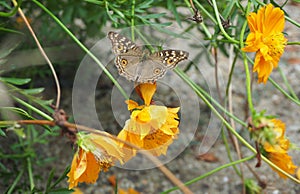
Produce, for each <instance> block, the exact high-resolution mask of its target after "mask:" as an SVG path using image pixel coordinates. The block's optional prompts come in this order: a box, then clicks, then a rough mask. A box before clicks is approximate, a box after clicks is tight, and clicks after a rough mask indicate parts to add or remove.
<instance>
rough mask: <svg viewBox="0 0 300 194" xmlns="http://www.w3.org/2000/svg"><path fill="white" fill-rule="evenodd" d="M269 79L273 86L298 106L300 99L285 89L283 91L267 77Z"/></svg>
mask: <svg viewBox="0 0 300 194" xmlns="http://www.w3.org/2000/svg"><path fill="white" fill-rule="evenodd" d="M269 81H270V82H271V83H272V84H273V86H274V87H275V88H277V89H278V90H279V91H280V92H281V93H282V94H283V95H285V97H287V98H288V99H290V100H291V101H293V102H294V103H296V104H297V105H298V106H300V101H299V100H296V99H295V98H293V97H292V96H291V95H289V94H288V93H287V92H286V91H284V90H283V89H282V88H281V87H280V86H279V85H278V84H277V83H276V82H275V81H274V80H273V79H272V78H271V77H269Z"/></svg>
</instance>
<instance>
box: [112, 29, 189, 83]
mask: <svg viewBox="0 0 300 194" xmlns="http://www.w3.org/2000/svg"><path fill="white" fill-rule="evenodd" d="M108 38H109V39H110V40H111V43H112V51H113V52H114V53H115V54H116V59H115V65H116V66H117V68H118V71H119V74H120V75H121V76H123V77H125V78H126V79H128V80H131V81H135V82H138V83H153V82H155V81H156V80H157V79H159V78H161V77H163V76H164V75H165V74H166V72H167V70H168V69H173V68H174V67H176V65H177V64H178V63H179V62H180V61H182V60H185V59H187V58H188V56H189V53H188V52H186V51H182V50H172V49H170V50H161V51H158V52H154V53H151V52H150V51H149V50H147V49H146V48H144V47H140V46H137V45H136V44H135V43H134V42H132V41H131V40H129V39H128V38H126V37H125V36H122V35H121V34H118V33H116V32H109V33H108Z"/></svg>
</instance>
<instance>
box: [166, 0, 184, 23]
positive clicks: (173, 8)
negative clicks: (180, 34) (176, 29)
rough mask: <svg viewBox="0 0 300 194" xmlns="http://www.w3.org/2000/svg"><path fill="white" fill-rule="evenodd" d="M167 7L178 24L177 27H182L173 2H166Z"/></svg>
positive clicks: (170, 0)
mask: <svg viewBox="0 0 300 194" xmlns="http://www.w3.org/2000/svg"><path fill="white" fill-rule="evenodd" d="M167 7H168V9H169V10H171V11H172V13H173V14H174V16H175V19H176V22H177V23H178V25H179V26H180V27H182V25H181V20H180V18H179V15H178V12H177V10H176V7H175V3H174V1H173V0H168V2H167Z"/></svg>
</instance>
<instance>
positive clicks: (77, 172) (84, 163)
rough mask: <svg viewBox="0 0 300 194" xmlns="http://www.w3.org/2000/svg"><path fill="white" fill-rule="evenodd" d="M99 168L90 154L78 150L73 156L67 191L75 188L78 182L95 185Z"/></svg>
mask: <svg viewBox="0 0 300 194" xmlns="http://www.w3.org/2000/svg"><path fill="white" fill-rule="evenodd" d="M99 172H100V166H99V164H98V161H97V160H96V159H95V157H94V155H93V154H92V153H91V152H86V151H84V150H83V149H81V148H79V150H78V152H77V153H76V154H75V155H74V158H73V161H72V165H71V169H70V172H69V173H68V174H67V176H68V177H69V180H68V182H69V189H72V188H73V187H76V186H77V185H78V182H86V183H95V182H96V180H97V179H98V173H99Z"/></svg>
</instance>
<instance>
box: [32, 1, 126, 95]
mask: <svg viewBox="0 0 300 194" xmlns="http://www.w3.org/2000/svg"><path fill="white" fill-rule="evenodd" d="M33 2H34V3H35V4H36V5H37V6H39V7H40V8H41V9H43V10H44V11H45V12H46V13H47V14H49V15H50V17H52V19H53V20H54V21H55V22H56V23H57V24H58V25H59V26H60V27H61V28H62V29H63V30H64V31H65V32H66V33H67V34H68V35H69V36H70V37H71V38H72V39H73V40H74V42H75V43H77V44H78V46H79V47H80V48H81V49H82V50H84V51H85V52H86V53H87V54H88V55H89V56H90V57H91V58H92V59H93V60H94V61H95V62H96V63H97V64H98V65H99V67H100V68H101V69H102V70H103V72H104V73H105V74H106V75H107V77H109V79H110V80H111V81H112V82H113V83H114V84H115V86H116V87H117V88H118V89H119V91H120V92H121V94H122V95H123V96H124V98H125V99H129V97H128V96H127V94H126V92H125V91H124V90H123V88H122V87H121V86H120V84H119V83H118V82H117V80H116V79H115V78H114V77H113V76H112V75H111V73H110V72H109V71H108V70H107V69H106V68H105V67H104V65H103V64H102V63H101V62H100V61H99V59H97V57H95V55H93V53H91V52H90V51H89V50H88V49H87V48H86V47H85V46H84V45H83V44H82V43H81V42H80V41H79V40H78V39H77V38H76V37H75V35H74V34H72V32H71V31H70V30H69V29H68V28H67V27H66V26H65V25H64V24H63V23H62V22H61V21H60V20H59V19H58V18H57V17H56V16H55V15H54V14H53V13H52V12H51V11H50V10H48V9H47V8H46V7H45V6H44V5H43V4H41V3H40V2H39V1H37V0H33Z"/></svg>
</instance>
